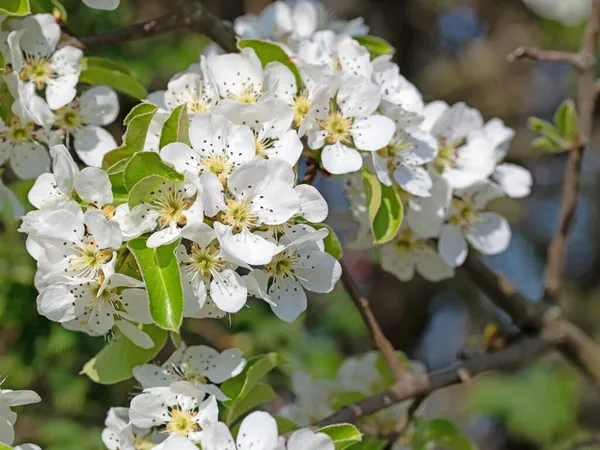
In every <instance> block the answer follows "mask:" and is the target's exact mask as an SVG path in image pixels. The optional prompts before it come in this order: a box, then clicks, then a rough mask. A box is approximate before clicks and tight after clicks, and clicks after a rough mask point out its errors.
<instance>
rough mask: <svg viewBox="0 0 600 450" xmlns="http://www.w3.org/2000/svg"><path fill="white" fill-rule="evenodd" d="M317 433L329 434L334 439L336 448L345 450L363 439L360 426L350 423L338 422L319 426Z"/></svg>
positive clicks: (336, 449)
mask: <svg viewBox="0 0 600 450" xmlns="http://www.w3.org/2000/svg"><path fill="white" fill-rule="evenodd" d="M317 433H325V434H326V435H328V436H329V437H330V438H331V439H332V440H333V443H334V445H335V450H344V449H345V448H346V447H349V446H351V445H352V444H356V443H357V442H360V441H361V440H362V434H361V432H360V431H358V428H356V427H355V426H354V425H352V424H349V423H338V424H335V425H329V426H326V427H323V428H319V429H318V430H317Z"/></svg>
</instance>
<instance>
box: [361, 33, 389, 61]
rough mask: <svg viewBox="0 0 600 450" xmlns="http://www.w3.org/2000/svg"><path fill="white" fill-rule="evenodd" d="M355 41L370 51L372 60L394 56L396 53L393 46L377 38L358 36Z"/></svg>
mask: <svg viewBox="0 0 600 450" xmlns="http://www.w3.org/2000/svg"><path fill="white" fill-rule="evenodd" d="M354 40H355V41H357V42H358V43H359V44H360V45H362V46H363V47H365V48H366V49H367V50H368V51H369V53H370V54H371V59H375V58H377V57H378V56H381V55H393V54H394V53H395V52H396V49H394V47H393V46H392V44H390V43H389V42H388V41H386V40H385V39H381V38H380V37H377V36H356V37H355V38H354Z"/></svg>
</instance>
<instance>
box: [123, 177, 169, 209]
mask: <svg viewBox="0 0 600 450" xmlns="http://www.w3.org/2000/svg"><path fill="white" fill-rule="evenodd" d="M167 181H168V180H167V179H166V178H163V177H161V176H160V175H150V176H149V177H146V178H142V179H141V180H140V181H138V182H137V183H136V184H135V185H134V186H133V188H131V190H130V191H129V197H128V199H127V204H128V205H129V209H133V208H134V207H136V206H137V205H139V204H140V203H142V202H150V201H151V200H152V196H153V194H154V192H156V191H158V190H159V189H161V186H162V185H163V184H164V183H166V182H167Z"/></svg>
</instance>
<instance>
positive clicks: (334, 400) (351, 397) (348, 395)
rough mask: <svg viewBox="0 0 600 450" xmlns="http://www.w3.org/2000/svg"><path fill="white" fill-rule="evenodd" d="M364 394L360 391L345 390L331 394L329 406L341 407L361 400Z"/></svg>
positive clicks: (336, 408) (335, 408)
mask: <svg viewBox="0 0 600 450" xmlns="http://www.w3.org/2000/svg"><path fill="white" fill-rule="evenodd" d="M365 397H366V395H365V394H364V393H362V392H360V391H346V392H341V393H339V394H333V395H332V396H331V407H332V408H333V409H334V410H338V409H342V408H343V407H344V406H347V405H351V404H352V403H356V402H359V401H361V400H363V399H364V398H365Z"/></svg>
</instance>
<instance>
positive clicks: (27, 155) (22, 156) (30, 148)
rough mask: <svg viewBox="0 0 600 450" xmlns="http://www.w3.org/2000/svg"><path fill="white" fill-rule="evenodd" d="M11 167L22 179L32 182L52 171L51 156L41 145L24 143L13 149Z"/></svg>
mask: <svg viewBox="0 0 600 450" xmlns="http://www.w3.org/2000/svg"><path fill="white" fill-rule="evenodd" d="M10 167H11V169H12V170H13V172H14V173H15V175H16V176H17V177H19V178H20V179H22V180H30V179H32V178H36V177H37V176H39V175H41V174H42V173H44V172H47V171H48V170H50V155H48V151H47V150H46V149H45V148H44V147H43V146H42V145H41V144H40V143H38V142H36V141H29V142H24V143H23V144H21V145H19V146H15V147H14V148H13V153H12V155H11V157H10Z"/></svg>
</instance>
